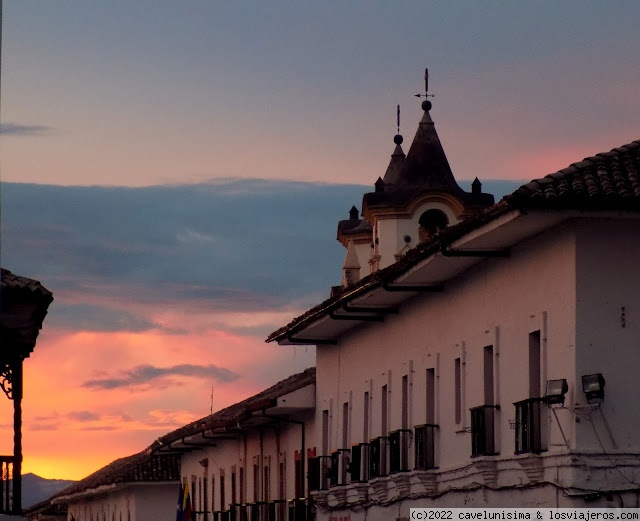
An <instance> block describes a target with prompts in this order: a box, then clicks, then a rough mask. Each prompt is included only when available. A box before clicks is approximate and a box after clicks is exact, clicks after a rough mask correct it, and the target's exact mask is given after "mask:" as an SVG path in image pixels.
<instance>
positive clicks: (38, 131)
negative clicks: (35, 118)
mask: <svg viewBox="0 0 640 521" xmlns="http://www.w3.org/2000/svg"><path fill="white" fill-rule="evenodd" d="M51 130H52V128H51V127H48V126H46V125H22V124H20V123H2V124H0V134H2V135H4V136H42V135H44V134H48V133H49V132H50V131H51Z"/></svg>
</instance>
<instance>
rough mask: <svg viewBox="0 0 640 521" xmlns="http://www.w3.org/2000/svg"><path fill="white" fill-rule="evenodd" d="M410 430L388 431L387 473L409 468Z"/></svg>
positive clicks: (403, 470) (404, 470)
mask: <svg viewBox="0 0 640 521" xmlns="http://www.w3.org/2000/svg"><path fill="white" fill-rule="evenodd" d="M410 443H411V431H410V430H409V429H400V430H397V431H393V432H391V433H389V473H390V474H396V473H398V472H406V471H408V470H409V444H410Z"/></svg>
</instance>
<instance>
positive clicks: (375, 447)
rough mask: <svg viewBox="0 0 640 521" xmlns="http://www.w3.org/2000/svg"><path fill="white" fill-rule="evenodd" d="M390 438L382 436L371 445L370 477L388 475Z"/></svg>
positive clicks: (372, 441)
mask: <svg viewBox="0 0 640 521" xmlns="http://www.w3.org/2000/svg"><path fill="white" fill-rule="evenodd" d="M388 449H389V438H387V437H386V436H380V437H378V438H375V439H373V440H371V443H370V444H369V477H370V478H377V477H380V476H386V475H387V469H388V468H389V465H388V464H387V458H388V456H389V450H388Z"/></svg>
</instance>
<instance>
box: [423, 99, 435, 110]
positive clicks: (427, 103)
mask: <svg viewBox="0 0 640 521" xmlns="http://www.w3.org/2000/svg"><path fill="white" fill-rule="evenodd" d="M432 106H433V105H432V103H431V102H430V101H429V100H424V101H423V102H422V110H424V111H425V112H429V111H430V110H431V107H432Z"/></svg>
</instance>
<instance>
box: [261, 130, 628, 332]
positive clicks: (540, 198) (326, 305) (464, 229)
mask: <svg viewBox="0 0 640 521" xmlns="http://www.w3.org/2000/svg"><path fill="white" fill-rule="evenodd" d="M367 195H369V196H375V195H376V194H366V195H365V197H366V196H367ZM527 207H531V208H533V207H535V208H542V209H584V210H603V209H604V210H608V209H613V210H625V209H626V210H634V211H640V140H637V141H633V142H631V143H629V144H628V145H623V146H621V147H618V148H614V149H613V150H611V151H610V152H605V153H601V154H596V155H595V156H593V157H588V158H586V159H584V160H582V161H580V162H578V163H574V164H572V165H570V166H568V167H567V168H564V169H562V170H560V171H558V172H556V173H554V174H550V175H547V176H545V177H543V178H540V179H535V180H533V181H531V182H530V183H527V184H525V185H523V186H521V187H520V188H518V189H517V190H516V191H515V192H513V193H512V194H510V195H508V196H506V197H504V198H503V200H502V201H500V202H498V203H496V204H494V205H493V206H490V207H488V208H486V209H484V210H483V211H481V212H480V213H476V214H474V215H472V216H471V217H469V218H467V219H465V220H464V221H462V222H460V223H458V224H456V225H454V226H450V227H448V228H446V229H445V230H443V231H441V232H440V233H439V234H437V235H436V236H434V237H433V238H432V239H431V240H430V241H427V242H424V243H421V244H419V245H418V246H416V247H415V248H413V249H411V250H409V251H407V252H406V254H405V255H404V257H403V258H402V259H400V260H399V261H397V262H395V263H394V264H391V265H390V266H387V267H386V268H384V269H381V270H379V271H376V272H374V273H371V274H370V275H367V276H366V277H363V278H362V279H360V281H358V283H357V284H355V285H354V286H352V287H349V288H345V289H343V290H342V291H332V293H331V297H330V298H329V299H327V300H325V301H324V302H321V303H320V304H318V305H317V306H315V307H313V308H311V309H309V310H308V311H306V312H305V313H303V314H302V315H300V316H299V317H297V318H294V319H293V320H292V321H291V322H289V323H288V324H287V325H286V326H283V327H281V328H280V329H278V330H276V331H274V332H273V333H271V334H270V335H269V336H268V337H267V339H266V341H267V342H273V341H280V340H284V339H285V338H286V337H287V335H289V334H294V333H295V332H296V331H297V330H298V329H301V328H303V327H304V326H305V325H306V324H308V323H311V322H313V321H314V320H316V319H317V318H318V317H321V316H324V315H326V314H327V313H328V312H329V311H331V310H332V309H335V308H337V307H338V306H339V305H341V303H342V302H344V301H348V300H349V299H351V298H354V297H355V296H362V295H363V294H364V293H366V292H367V291H369V290H370V289H372V288H375V287H377V286H379V285H380V283H381V282H384V281H388V282H392V281H393V280H395V277H397V276H398V275H400V274H402V273H404V272H406V271H407V270H408V269H410V268H411V267H412V266H415V265H416V264H417V263H418V262H420V261H422V260H424V259H426V258H427V257H429V256H430V255H432V254H434V253H436V252H437V251H439V250H440V249H441V248H442V247H444V246H446V245H450V244H452V243H453V242H454V241H455V240H456V239H459V238H461V237H463V236H464V235H465V234H466V233H469V232H471V231H472V230H475V229H477V228H479V227H481V226H483V225H484V224H486V223H488V222H491V221H493V220H494V219H497V218H499V217H500V216H502V215H504V214H505V213H507V212H509V211H511V210H514V209H516V210H517V209H519V208H527Z"/></svg>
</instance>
